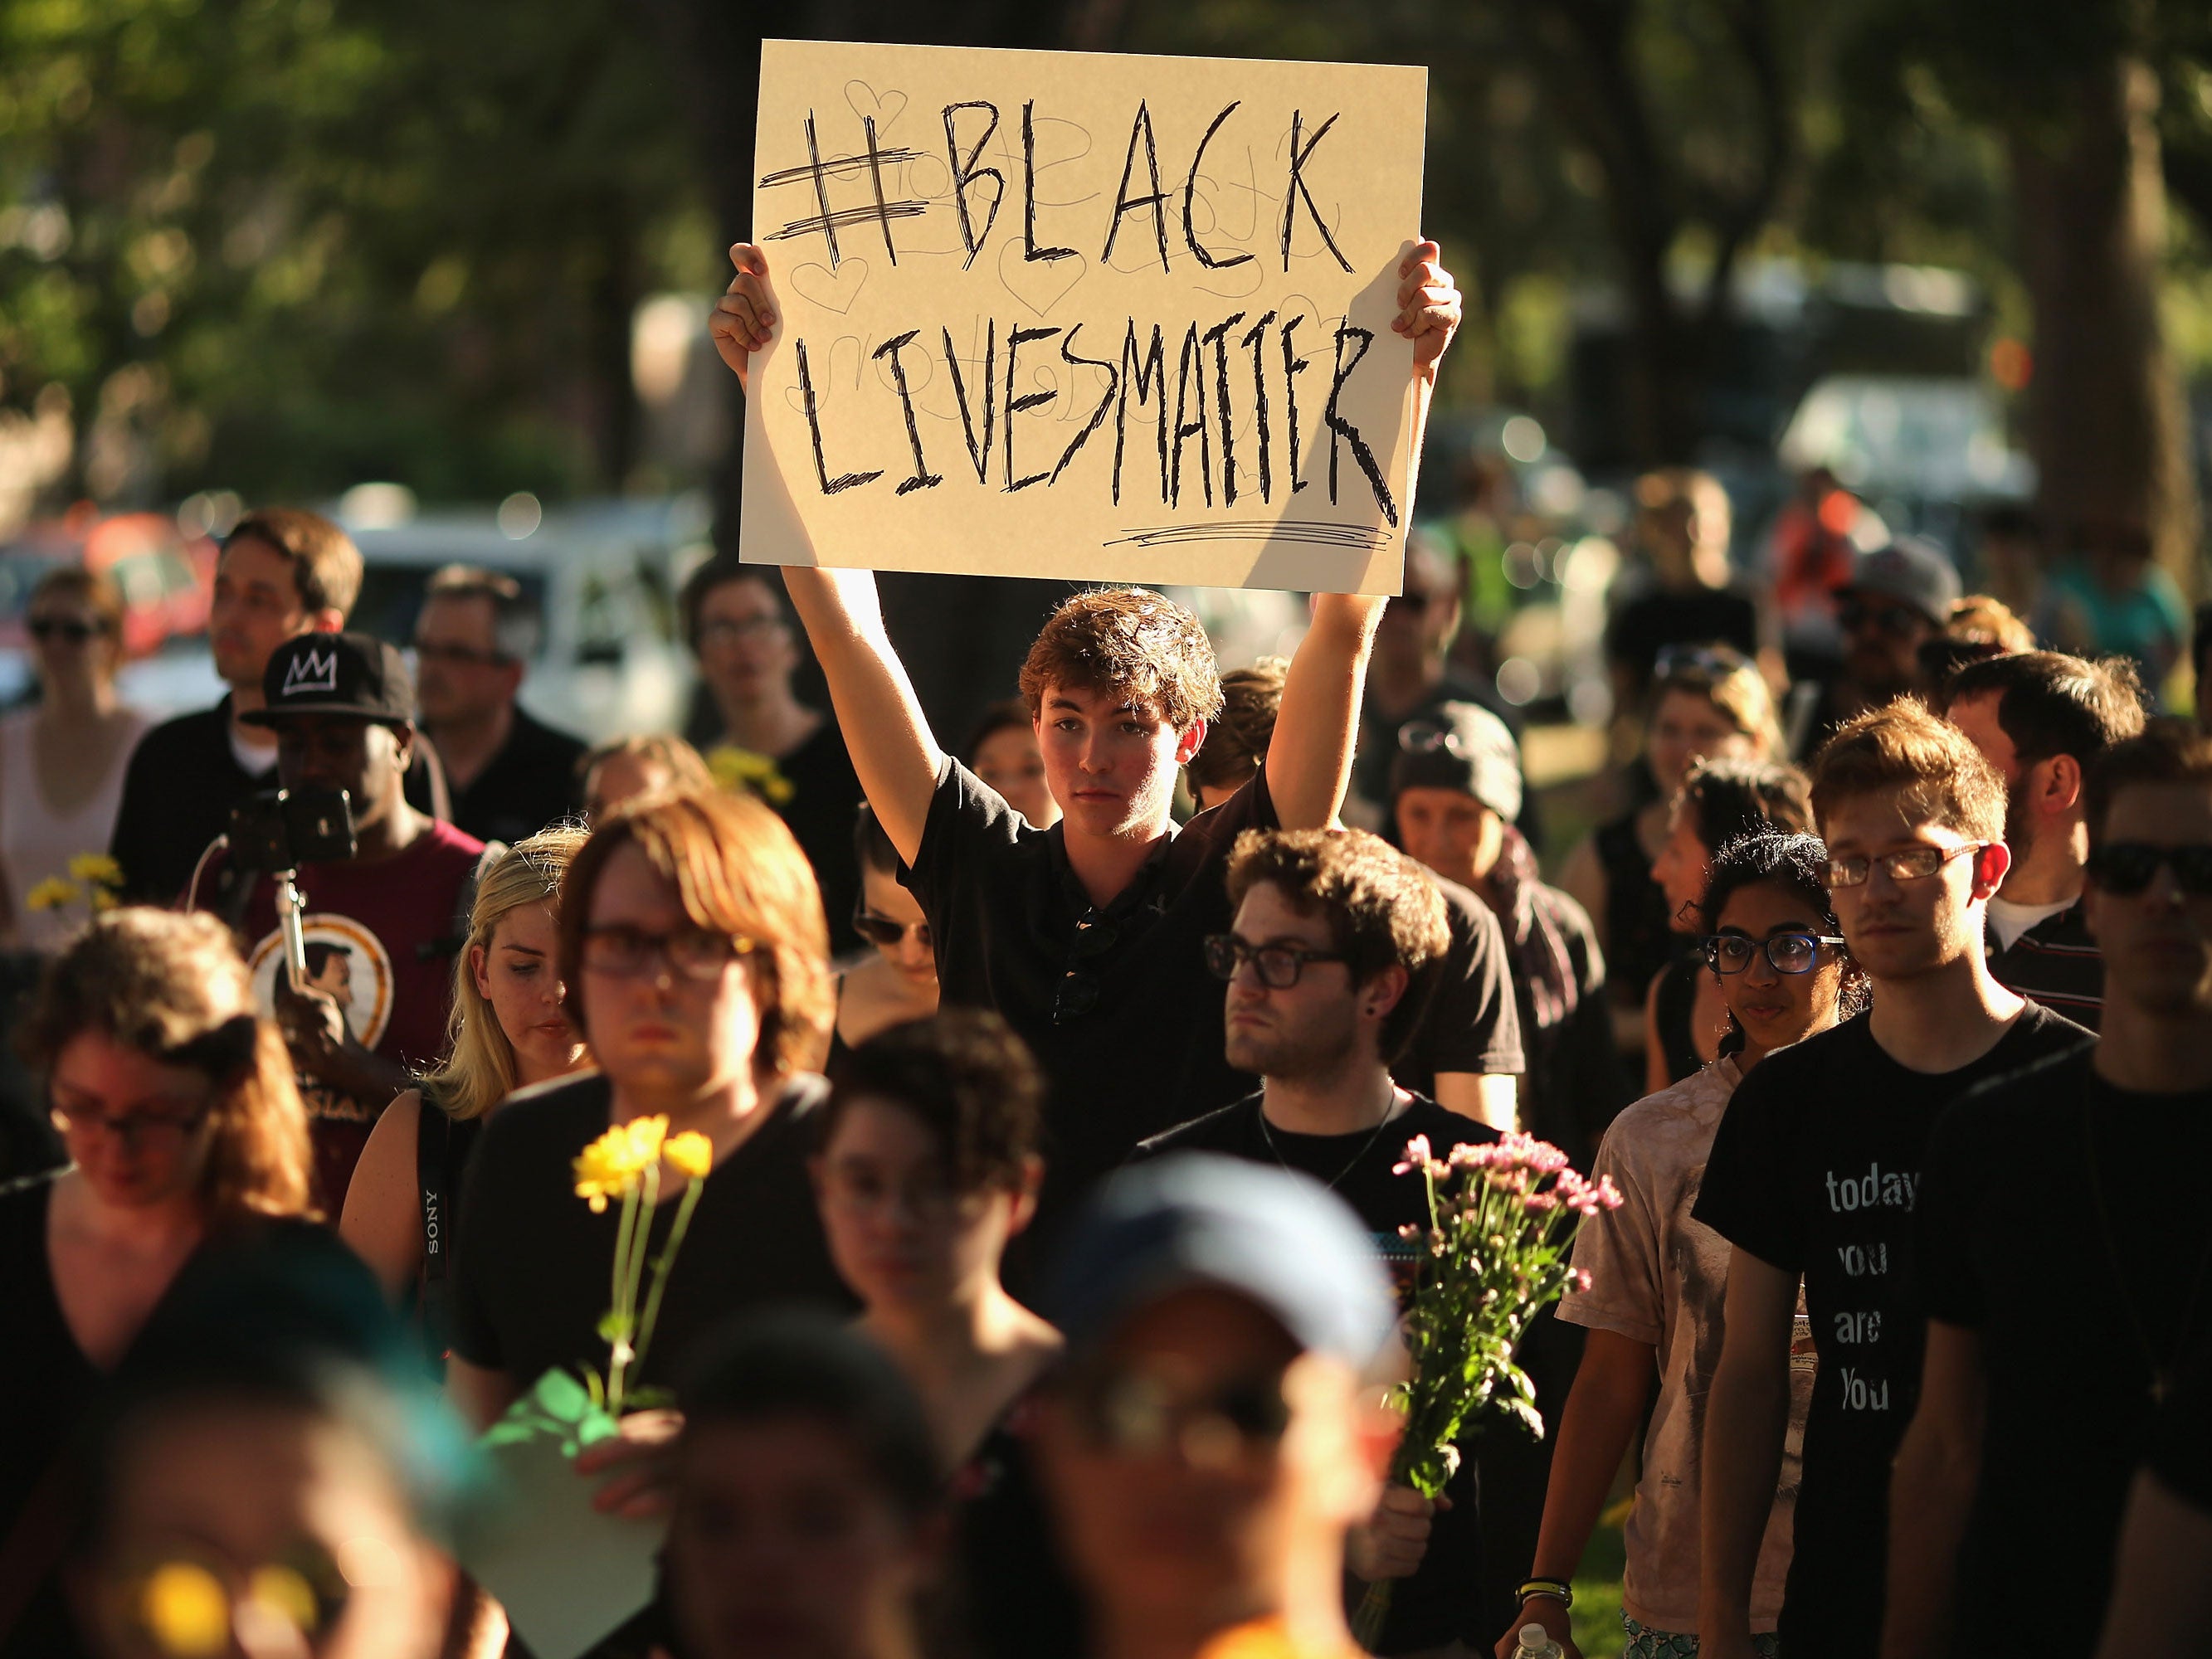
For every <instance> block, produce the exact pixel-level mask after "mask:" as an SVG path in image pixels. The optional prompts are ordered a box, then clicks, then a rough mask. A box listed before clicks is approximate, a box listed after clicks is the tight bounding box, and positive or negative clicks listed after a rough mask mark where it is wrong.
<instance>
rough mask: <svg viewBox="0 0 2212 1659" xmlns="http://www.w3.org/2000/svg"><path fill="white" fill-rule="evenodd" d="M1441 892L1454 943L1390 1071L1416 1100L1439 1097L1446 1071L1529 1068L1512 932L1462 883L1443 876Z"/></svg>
mask: <svg viewBox="0 0 2212 1659" xmlns="http://www.w3.org/2000/svg"><path fill="white" fill-rule="evenodd" d="M1437 891H1438V892H1440V893H1442V894H1443V901H1444V919H1445V921H1447V922H1448V923H1449V925H1450V928H1451V944H1450V945H1449V946H1448V947H1446V949H1445V951H1444V961H1443V972H1442V974H1441V975H1440V976H1439V977H1438V979H1437V988H1436V991H1435V994H1433V995H1432V996H1431V999H1430V1001H1429V1006H1427V1008H1425V1010H1423V1011H1422V1013H1421V1018H1420V1022H1419V1024H1417V1025H1415V1026H1414V1027H1413V1036H1412V1038H1411V1040H1410V1041H1408V1042H1407V1044H1406V1052H1405V1053H1404V1054H1401V1055H1400V1056H1399V1057H1398V1059H1397V1061H1396V1062H1395V1064H1394V1065H1393V1066H1391V1067H1390V1074H1391V1076H1393V1077H1395V1078H1396V1079H1398V1082H1399V1085H1400V1086H1401V1087H1403V1088H1407V1089H1410V1090H1412V1091H1413V1092H1414V1093H1415V1094H1417V1095H1434V1094H1435V1093H1436V1091H1437V1073H1439V1072H1472V1073H1474V1074H1475V1075H1477V1076H1479V1077H1485V1076H1486V1077H1498V1076H1503V1075H1506V1074H1508V1073H1510V1074H1514V1075H1518V1074H1519V1073H1522V1072H1523V1071H1525V1070H1527V1069H1528V1066H1527V1061H1526V1060H1525V1059H1524V1058H1523V1056H1522V1049H1521V1015H1520V1012H1519V1011H1518V1009H1517V1008H1516V1006H1515V1003H1514V996H1513V972H1512V965H1511V963H1510V961H1509V959H1508V958H1507V957H1506V954H1505V930H1504V928H1503V927H1500V926H1499V925H1498V917H1497V915H1496V914H1495V913H1494V912H1493V911H1492V909H1491V908H1490V907H1489V906H1488V905H1486V904H1485V903H1484V902H1482V901H1481V900H1480V898H1477V897H1476V896H1474V894H1473V893H1471V892H1469V891H1468V890H1467V889H1466V888H1464V887H1462V886H1461V885H1460V884H1458V883H1457V882H1452V881H1444V880H1441V879H1439V880H1438V881H1437Z"/></svg>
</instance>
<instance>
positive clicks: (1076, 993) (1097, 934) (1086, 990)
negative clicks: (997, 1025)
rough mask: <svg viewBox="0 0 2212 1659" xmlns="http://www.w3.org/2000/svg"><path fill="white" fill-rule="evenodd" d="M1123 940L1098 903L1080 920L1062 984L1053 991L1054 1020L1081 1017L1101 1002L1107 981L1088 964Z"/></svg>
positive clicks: (1062, 1021) (1070, 944)
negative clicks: (1104, 984) (1101, 978)
mask: <svg viewBox="0 0 2212 1659" xmlns="http://www.w3.org/2000/svg"><path fill="white" fill-rule="evenodd" d="M1120 943H1121V929H1120V928H1119V927H1115V925H1114V924H1113V923H1112V922H1110V921H1107V920H1106V918H1105V917H1104V916H1103V915H1100V914H1099V912H1098V908H1097V906H1095V905H1094V906H1092V907H1091V908H1090V909H1088V910H1086V911H1085V912H1084V913H1083V915H1082V916H1081V917H1080V918H1079V919H1078V920H1077V921H1076V924H1075V937H1074V938H1073V939H1070V940H1069V941H1068V945H1067V967H1066V969H1065V971H1063V972H1062V973H1061V975H1060V988H1059V989H1058V990H1056V991H1055V992H1054V993H1053V998H1052V1023H1053V1024H1055V1025H1065V1024H1067V1022H1068V1021H1070V1020H1072V1019H1080V1018H1083V1017H1084V1015H1085V1014H1087V1013H1089V1012H1091V1010H1092V1009H1093V1008H1096V1007H1097V1006H1098V998H1099V994H1100V992H1101V990H1102V989H1103V981H1101V980H1100V979H1099V977H1098V975H1097V971H1096V970H1095V969H1092V968H1091V967H1090V966H1088V964H1089V963H1091V962H1093V961H1095V960H1096V959H1097V958H1098V957H1102V956H1103V955H1105V954H1106V952H1107V951H1110V950H1112V949H1113V948H1114V947H1115V945H1118V944H1120Z"/></svg>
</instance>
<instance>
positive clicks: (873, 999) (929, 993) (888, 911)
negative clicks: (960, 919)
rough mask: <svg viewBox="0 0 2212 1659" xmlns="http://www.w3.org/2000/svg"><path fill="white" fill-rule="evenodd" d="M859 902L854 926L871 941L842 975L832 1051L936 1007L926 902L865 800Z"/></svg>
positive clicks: (858, 851)
mask: <svg viewBox="0 0 2212 1659" xmlns="http://www.w3.org/2000/svg"><path fill="white" fill-rule="evenodd" d="M853 856H854V860H855V861H856V862H857V863H858V864H859V865H860V904H859V906H858V907H857V908H855V909H854V912H853V927H854V931H855V932H857V933H859V934H860V937H861V938H863V939H866V940H867V942H868V945H869V946H870V947H871V948H870V949H869V950H868V951H867V952H866V954H864V955H863V956H862V957H860V960H859V961H857V962H852V963H847V964H846V966H845V968H844V969H843V971H842V972H841V973H839V975H837V1018H836V1024H835V1025H834V1026H832V1028H831V1040H830V1044H829V1057H830V1060H832V1062H833V1063H834V1062H835V1061H836V1059H837V1058H838V1057H839V1056H840V1055H842V1054H846V1053H848V1052H850V1051H851V1050H852V1049H854V1048H859V1047H860V1045H861V1044H862V1043H863V1042H866V1041H867V1040H868V1039H869V1038H870V1037H872V1036H875V1034H876V1033H877V1032H878V1031H881V1030H885V1029H887V1028H888V1027H890V1026H893V1025H898V1024H904V1023H905V1022H906V1021H908V1020H914V1019H927V1018H929V1017H930V1015H932V1014H933V1013H935V1012H937V952H936V950H935V948H934V945H933V941H932V940H931V939H930V936H929V923H928V921H927V920H926V919H925V918H924V917H923V915H922V914H921V903H920V902H918V901H917V900H916V899H915V896H914V895H913V894H911V893H909V892H908V891H907V890H906V889H905V888H904V887H903V886H902V885H901V884H900V883H899V878H898V872H899V857H898V853H897V851H896V849H895V848H893V847H892V846H891V838H890V836H887V835H885V834H884V827H883V825H882V824H880V823H878V822H877V821H876V815H875V811H874V810H873V809H872V808H871V807H867V806H863V807H861V808H860V815H859V817H857V818H856V819H855V820H854V824H853Z"/></svg>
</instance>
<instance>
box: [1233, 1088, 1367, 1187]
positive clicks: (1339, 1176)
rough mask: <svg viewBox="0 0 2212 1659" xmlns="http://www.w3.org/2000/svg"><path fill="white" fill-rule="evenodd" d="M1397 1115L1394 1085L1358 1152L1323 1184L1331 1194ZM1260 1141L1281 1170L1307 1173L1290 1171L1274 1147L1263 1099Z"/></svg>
mask: <svg viewBox="0 0 2212 1659" xmlns="http://www.w3.org/2000/svg"><path fill="white" fill-rule="evenodd" d="M1397 1115H1398V1090H1397V1086H1396V1085H1395V1084H1394V1085H1391V1089H1390V1095H1389V1099H1387V1100H1385V1101H1384V1102H1383V1115H1382V1116H1381V1117H1379V1118H1377V1119H1376V1121H1375V1127H1373V1128H1372V1129H1370V1130H1369V1131H1368V1132H1367V1139H1364V1140H1363V1141H1361V1142H1360V1143H1359V1150H1358V1152H1354V1153H1353V1154H1352V1158H1351V1159H1350V1161H1349V1162H1347V1163H1346V1164H1345V1166H1344V1167H1343V1168H1342V1169H1340V1170H1338V1171H1337V1172H1336V1173H1335V1174H1334V1176H1330V1177H1329V1178H1328V1181H1327V1182H1325V1183H1323V1184H1324V1185H1326V1186H1327V1187H1328V1189H1329V1190H1330V1191H1331V1192H1334V1191H1335V1190H1336V1183H1337V1182H1340V1181H1341V1180H1343V1179H1344V1178H1345V1176H1348V1175H1350V1174H1351V1173H1352V1170H1355V1169H1357V1168H1358V1165H1359V1160H1360V1159H1362V1158H1365V1157H1366V1156H1367V1154H1368V1153H1369V1152H1372V1151H1373V1150H1374V1149H1375V1143H1376V1141H1378V1140H1380V1139H1383V1130H1384V1129H1385V1128H1387V1127H1389V1123H1390V1120H1391V1119H1392V1118H1394V1117H1395V1116H1397ZM1260 1139H1262V1140H1264V1141H1266V1142H1267V1151H1268V1152H1269V1154H1270V1155H1271V1156H1272V1157H1273V1158H1274V1160H1275V1162H1276V1163H1277V1164H1279V1165H1280V1166H1281V1167H1282V1168H1283V1169H1285V1170H1290V1171H1291V1174H1293V1175H1304V1174H1305V1173H1307V1172H1306V1171H1304V1170H1291V1166H1290V1164H1289V1161H1288V1160H1286V1159H1285V1158H1284V1157H1283V1149H1282V1148H1281V1147H1279V1146H1277V1145H1275V1132H1274V1131H1273V1129H1271V1128H1269V1127H1267V1101H1266V1100H1265V1099H1264V1098H1262V1099H1261V1103H1260Z"/></svg>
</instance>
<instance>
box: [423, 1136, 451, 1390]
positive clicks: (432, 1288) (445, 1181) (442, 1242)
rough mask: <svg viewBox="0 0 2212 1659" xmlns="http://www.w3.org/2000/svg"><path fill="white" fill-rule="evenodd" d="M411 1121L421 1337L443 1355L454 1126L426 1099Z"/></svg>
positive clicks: (435, 1353) (438, 1355)
mask: <svg viewBox="0 0 2212 1659" xmlns="http://www.w3.org/2000/svg"><path fill="white" fill-rule="evenodd" d="M418 1098H419V1099H420V1100H421V1102H422V1104H421V1105H420V1107H419V1108H418V1109H416V1115H415V1190H416V1193H417V1194H419V1195H420V1200H421V1218H422V1299H421V1302H420V1304H419V1310H420V1312H421V1314H422V1333H423V1335H424V1337H425V1338H426V1340H428V1344H429V1349H430V1352H431V1354H432V1355H433V1356H434V1357H435V1358H444V1356H445V1352H446V1335H447V1308H448V1306H449V1304H450V1303H451V1301H452V1297H453V1287H452V1286H451V1285H449V1284H448V1283H447V1279H448V1278H449V1276H450V1274H451V1271H452V1267H453V1249H452V1244H453V1194H452V1192H451V1191H450V1190H449V1189H450V1188H451V1187H452V1185H453V1159H452V1157H451V1153H452V1149H453V1120H452V1119H451V1118H449V1117H447V1115H446V1114H445V1112H444V1111H443V1110H442V1109H440V1108H439V1107H438V1106H437V1105H436V1104H435V1103H433V1102H432V1101H431V1100H430V1098H429V1097H428V1096H427V1095H423V1096H419V1097H418Z"/></svg>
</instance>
